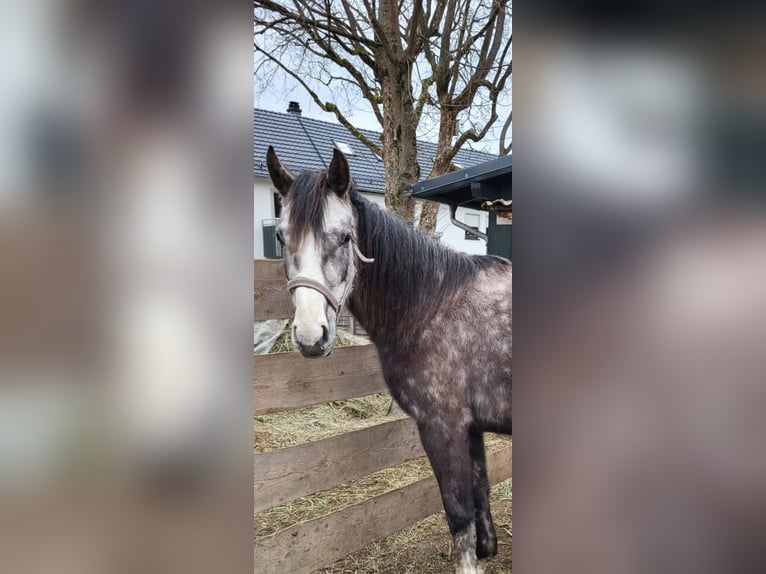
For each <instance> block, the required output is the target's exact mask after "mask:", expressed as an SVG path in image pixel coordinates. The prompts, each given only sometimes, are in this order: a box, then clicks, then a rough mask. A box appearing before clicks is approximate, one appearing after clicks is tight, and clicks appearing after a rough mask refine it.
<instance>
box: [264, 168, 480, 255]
mask: <svg viewBox="0 0 766 574" xmlns="http://www.w3.org/2000/svg"><path fill="white" fill-rule="evenodd" d="M253 193H254V201H253V207H254V214H253V215H254V223H255V229H254V231H255V232H254V234H253V235H254V252H255V258H256V259H263V231H262V229H263V228H262V226H261V222H262V221H263V220H264V219H272V218H273V217H274V202H273V200H272V194H273V193H274V191H273V189H272V188H271V182H270V181H269V180H268V179H266V178H262V177H256V178H255V185H254V187H253ZM362 195H363V196H364V197H366V198H367V199H369V200H370V201H373V202H375V203H377V204H378V205H380V206H381V207H383V206H384V205H385V202H384V199H383V195H381V194H377V193H363V194H362ZM469 213H470V214H475V215H478V216H479V222H480V223H479V229H481V231H484V232H485V233H486V231H487V225H488V221H489V219H488V214H487V213H486V212H481V211H476V210H474V209H463V208H462V207H460V208H458V210H457V218H458V219H459V220H460V221H463V222H465V215H466V214H469ZM436 231H437V233H439V232H441V233H442V238H441V241H442V243H444V244H446V245H449V246H450V247H452V248H453V249H455V250H456V251H464V252H466V253H480V254H484V253H486V252H487V244H486V243H485V242H484V241H483V240H481V239H479V240H477V241H472V240H467V239H465V231H463V230H462V229H460V228H459V227H456V226H455V225H452V222H451V221H450V218H449V207H447V206H446V205H442V206H441V208H440V209H439V216H438V219H437V222H436Z"/></svg>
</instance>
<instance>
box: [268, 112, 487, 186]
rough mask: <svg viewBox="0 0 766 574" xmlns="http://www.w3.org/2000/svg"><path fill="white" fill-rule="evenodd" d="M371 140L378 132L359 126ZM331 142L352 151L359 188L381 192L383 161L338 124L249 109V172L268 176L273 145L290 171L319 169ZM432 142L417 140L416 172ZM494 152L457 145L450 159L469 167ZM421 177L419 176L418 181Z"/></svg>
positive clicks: (429, 161) (426, 163) (423, 168)
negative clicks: (346, 146) (251, 141)
mask: <svg viewBox="0 0 766 574" xmlns="http://www.w3.org/2000/svg"><path fill="white" fill-rule="evenodd" d="M360 131H361V132H362V133H363V134H364V135H365V136H366V137H368V138H369V139H371V140H372V141H380V133H378V132H374V131H371V130H360ZM335 142H345V143H346V145H348V146H349V147H350V148H351V150H352V151H353V155H347V156H346V159H348V163H349V167H350V168H351V173H352V174H353V177H354V180H355V181H356V184H357V187H358V188H359V189H360V190H361V191H368V192H373V193H383V191H384V180H385V171H384V169H383V162H382V161H381V159H380V158H379V157H378V156H377V155H375V154H374V153H373V152H372V150H370V149H369V148H368V147H367V146H365V145H364V144H362V143H361V142H360V141H359V140H357V139H356V138H355V137H354V136H352V135H351V134H350V133H349V132H348V130H346V128H344V127H343V126H342V125H340V124H334V123H330V122H323V121H321V120H315V119H313V118H307V117H303V116H301V115H298V114H290V113H280V112H272V111H268V110H259V109H255V110H253V143H254V145H253V173H254V175H255V176H257V177H268V175H269V174H268V169H267V167H266V151H267V150H268V148H269V146H270V145H273V146H274V149H276V151H277V153H278V154H279V158H280V159H281V160H282V161H283V162H284V163H285V165H287V166H288V167H289V168H290V169H292V170H294V171H301V170H304V169H323V168H325V167H327V166H328V165H329V164H330V160H331V159H332V151H333V149H334V148H335ZM435 156H436V144H435V143H432V142H428V141H422V140H419V141H418V162H419V163H420V172H421V173H422V174H425V175H427V174H428V173H429V172H430V171H431V166H432V165H433V161H434V157H435ZM495 157H497V156H495V155H492V154H489V153H486V152H480V151H474V150H471V149H461V150H460V151H458V153H457V155H456V156H455V158H454V160H453V161H454V163H456V164H458V165H460V166H461V167H464V168H465V167H470V166H474V165H477V164H480V163H483V162H485V161H489V160H491V159H494V158H495ZM423 179H425V177H423V178H421V181H422V180H423Z"/></svg>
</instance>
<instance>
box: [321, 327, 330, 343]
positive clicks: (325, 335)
mask: <svg viewBox="0 0 766 574" xmlns="http://www.w3.org/2000/svg"><path fill="white" fill-rule="evenodd" d="M329 339H330V331H329V330H328V329H327V325H322V342H323V343H326V342H327V341H328V340H329Z"/></svg>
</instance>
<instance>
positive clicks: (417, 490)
mask: <svg viewBox="0 0 766 574" xmlns="http://www.w3.org/2000/svg"><path fill="white" fill-rule="evenodd" d="M511 449H512V447H510V446H509V447H507V448H504V449H502V450H500V451H498V452H495V453H493V454H491V455H489V456H488V457H487V462H488V464H489V468H490V473H489V474H490V482H491V483H492V484H495V483H497V482H500V481H502V480H505V479H507V478H510V477H511V472H512V463H511V458H512V457H511ZM440 510H442V503H441V498H440V496H439V490H438V488H437V486H436V479H435V478H433V477H429V478H425V479H423V480H419V481H418V482H415V483H412V484H409V485H407V486H405V487H403V488H400V489H398V490H394V491H392V492H387V493H386V494H382V495H380V496H376V497H375V498H371V499H369V500H365V501H363V502H360V503H358V504H354V505H352V506H349V507H347V508H344V509H342V510H339V511H337V512H333V513H332V514H328V515H327V516H323V517H321V518H317V519H314V520H309V521H307V522H303V523H300V524H296V525H295V526H291V527H290V528H287V529H285V530H282V531H280V532H278V533H276V534H275V535H274V536H269V537H267V538H262V539H260V540H256V541H255V554H254V557H255V572H257V573H258V574H282V573H284V572H290V573H291V574H308V573H310V572H313V571H314V570H316V569H318V568H321V567H323V566H327V565H329V564H332V563H333V562H335V561H336V560H339V559H341V558H343V557H344V556H346V555H348V554H350V553H352V552H356V551H357V550H360V549H362V548H364V547H365V546H366V545H367V544H368V543H369V542H371V541H372V540H375V539H378V538H382V537H384V536H389V535H391V534H393V533H394V532H397V531H399V530H401V529H402V528H404V527H406V526H409V525H411V524H413V523H415V522H417V521H419V520H422V519H423V518H425V517H427V516H429V515H431V514H434V513H435V512H439V511H440ZM445 530H446V529H445Z"/></svg>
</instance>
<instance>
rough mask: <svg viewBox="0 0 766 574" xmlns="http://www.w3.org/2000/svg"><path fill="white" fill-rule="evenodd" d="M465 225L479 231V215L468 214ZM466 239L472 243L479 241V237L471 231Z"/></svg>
mask: <svg viewBox="0 0 766 574" xmlns="http://www.w3.org/2000/svg"><path fill="white" fill-rule="evenodd" d="M464 223H465V224H466V225H470V226H471V227H475V228H477V229H478V227H479V214H478V213H466V214H465V219H464ZM465 238H466V239H470V240H472V241H475V240H478V239H479V236H478V235H474V234H473V233H471V232H470V231H466V232H465Z"/></svg>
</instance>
